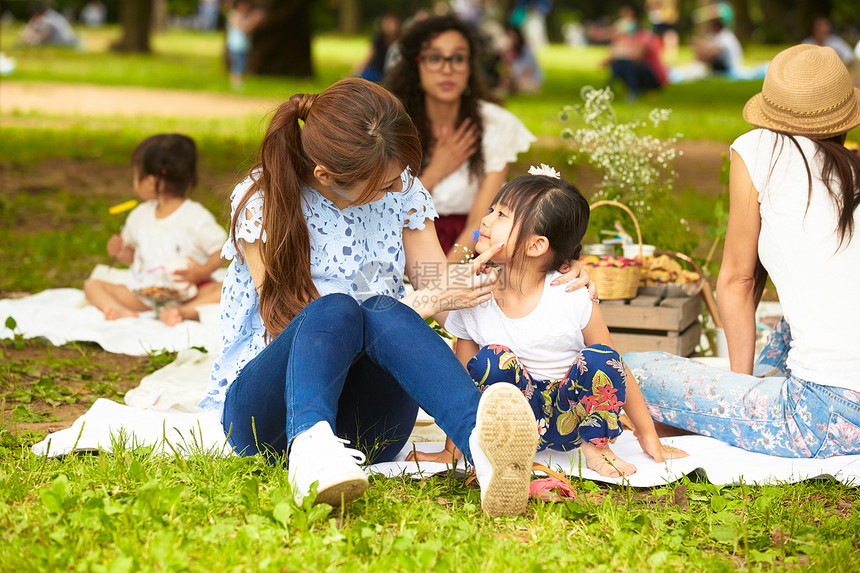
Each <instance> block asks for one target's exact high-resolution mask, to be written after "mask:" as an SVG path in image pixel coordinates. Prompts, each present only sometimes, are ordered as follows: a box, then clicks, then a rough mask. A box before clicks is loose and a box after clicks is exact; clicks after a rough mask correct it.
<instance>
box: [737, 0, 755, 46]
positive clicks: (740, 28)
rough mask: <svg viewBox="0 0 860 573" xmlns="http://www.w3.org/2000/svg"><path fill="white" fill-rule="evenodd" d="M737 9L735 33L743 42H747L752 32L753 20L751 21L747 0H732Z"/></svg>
mask: <svg viewBox="0 0 860 573" xmlns="http://www.w3.org/2000/svg"><path fill="white" fill-rule="evenodd" d="M732 7H733V8H734V10H735V34H736V35H737V37H738V40H740V41H741V43H746V41H747V40H749V38H750V34H751V33H752V22H750V10H749V3H748V2H747V0H732Z"/></svg>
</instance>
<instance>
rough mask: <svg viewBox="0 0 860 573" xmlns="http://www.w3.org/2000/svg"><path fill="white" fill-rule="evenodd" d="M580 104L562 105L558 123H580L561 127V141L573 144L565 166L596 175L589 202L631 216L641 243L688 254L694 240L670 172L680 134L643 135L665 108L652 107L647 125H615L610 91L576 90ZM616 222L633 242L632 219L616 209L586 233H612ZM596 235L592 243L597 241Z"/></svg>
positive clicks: (597, 214) (665, 114)
mask: <svg viewBox="0 0 860 573" xmlns="http://www.w3.org/2000/svg"><path fill="white" fill-rule="evenodd" d="M581 95H582V100H583V103H581V104H576V105H569V106H565V107H564V108H563V109H562V112H561V113H560V119H561V121H564V122H567V121H570V120H571V118H572V117H573V116H578V117H579V119H580V121H579V122H578V123H576V124H575V126H574V127H572V128H565V129H564V130H563V131H562V133H561V135H562V138H563V139H568V140H571V141H572V142H573V144H574V148H573V153H572V155H571V157H570V159H569V163H571V164H573V163H575V162H587V164H588V165H590V166H591V167H593V168H594V169H596V170H597V171H598V172H599V173H600V174H601V176H602V180H601V182H600V184H599V185H598V190H597V192H596V193H594V195H593V196H592V198H591V201H592V202H597V201H601V200H610V201H618V202H620V203H623V204H625V205H627V206H628V207H629V208H630V210H631V211H632V212H633V214H634V216H635V217H636V220H637V222H638V224H639V226H640V228H641V232H642V241H643V242H644V243H648V244H652V245H656V246H657V247H658V248H661V249H665V250H672V251H680V252H682V253H692V252H693V250H694V249H695V247H696V246H697V244H698V239H697V237H696V235H695V234H694V233H692V229H691V227H690V226H689V224H688V222H687V220H686V218H685V217H684V215H683V209H682V207H681V206H679V205H678V203H677V200H676V198H675V196H674V195H673V194H672V189H673V185H674V180H675V178H676V176H677V175H676V172H675V170H674V167H673V165H672V163H673V161H674V159H675V157H676V155H677V151H676V149H675V144H676V143H677V141H678V139H679V137H680V134H672V135H669V136H666V137H662V138H661V137H657V136H654V135H651V134H650V133H647V132H645V128H646V127H648V126H649V124H650V126H651V127H652V128H653V129H658V128H659V127H660V125H661V124H662V123H664V122H666V121H667V120H668V119H669V115H670V113H671V110H667V109H657V108H655V109H652V110H651V111H650V112H649V113H648V115H647V117H648V123H646V122H644V121H641V120H634V121H627V122H624V121H620V120H619V118H618V116H617V114H616V112H615V108H614V107H613V99H614V96H613V93H612V90H611V88H609V87H606V88H603V89H599V90H597V89H594V88H591V87H589V86H587V87H585V88H583V89H582V92H581ZM615 220H621V225H622V227H624V228H625V229H626V231H627V233H628V234H629V235H630V236H632V237H633V240H634V241H635V240H636V234H635V232H634V230H633V226H634V225H633V223H632V221H629V220H628V217H627V216H626V215H625V214H624V213H619V212H617V209H615V210H610V209H606V208H602V209H600V210H597V211H594V212H593V214H592V221H591V229H592V230H602V229H613V228H614V221H615ZM601 238H602V237H598V238H597V239H596V240H600V239H601Z"/></svg>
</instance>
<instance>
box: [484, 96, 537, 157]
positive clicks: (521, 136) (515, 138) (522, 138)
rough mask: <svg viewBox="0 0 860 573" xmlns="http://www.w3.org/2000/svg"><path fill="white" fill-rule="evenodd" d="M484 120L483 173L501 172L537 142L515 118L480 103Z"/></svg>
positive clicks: (490, 104)
mask: <svg viewBox="0 0 860 573" xmlns="http://www.w3.org/2000/svg"><path fill="white" fill-rule="evenodd" d="M481 116H482V118H483V120H484V136H483V151H484V171H486V172H487V173H492V172H494V171H501V170H502V169H504V168H505V165H507V164H508V163H513V162H514V161H516V160H517V155H518V154H520V153H522V152H523V151H528V149H529V147H531V144H532V143H533V142H534V141H535V140H537V138H536V137H535V136H534V135H532V132H530V131H529V130H528V128H526V126H525V125H523V122H521V121H520V120H519V119H518V118H517V116H515V115H514V114H512V113H511V112H509V111H508V110H506V109H504V108H502V107H499V106H497V105H496V104H494V103H490V102H486V101H482V102H481Z"/></svg>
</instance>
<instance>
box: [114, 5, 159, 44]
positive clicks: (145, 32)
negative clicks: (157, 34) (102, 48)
mask: <svg viewBox="0 0 860 573" xmlns="http://www.w3.org/2000/svg"><path fill="white" fill-rule="evenodd" d="M152 5H153V0H125V2H123V3H122V29H123V35H122V39H121V40H119V41H118V42H116V43H115V44H114V45H113V46H111V47H112V48H113V49H114V50H117V51H120V52H149V51H150V47H149V34H150V31H151V29H152Z"/></svg>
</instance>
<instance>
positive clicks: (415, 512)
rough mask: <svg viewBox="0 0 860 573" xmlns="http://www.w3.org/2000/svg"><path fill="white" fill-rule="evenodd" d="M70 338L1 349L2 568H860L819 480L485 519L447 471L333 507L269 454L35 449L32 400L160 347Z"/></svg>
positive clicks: (858, 522) (853, 507) (112, 375)
mask: <svg viewBox="0 0 860 573" xmlns="http://www.w3.org/2000/svg"><path fill="white" fill-rule="evenodd" d="M71 346H74V348H71V349H70V348H69V347H65V348H62V349H56V348H52V347H50V346H43V345H42V343H40V342H38V341H29V342H25V341H22V340H20V339H16V340H14V341H7V342H2V343H0V354H2V361H0V374H2V376H0V391H2V392H3V394H4V399H7V398H9V399H12V395H13V394H14V396H15V398H16V399H19V400H24V399H29V400H30V401H29V402H28V403H27V404H26V407H16V409H15V410H14V411H12V412H11V413H10V414H8V415H10V416H11V417H12V418H13V420H12V421H11V423H10V421H9V420H0V422H2V425H4V426H7V428H6V429H3V430H0V492H2V497H0V570H2V571H4V572H18V571H53V570H59V569H63V570H75V571H111V572H112V571H154V570H158V571H226V570H231V571H233V570H235V571H298V570H301V571H324V570H345V571H389V570H391V571H416V570H422V571H428V570H433V569H437V568H438V570H440V571H447V570H455V571H458V570H463V571H511V570H518V571H519V570H521V571H564V570H573V571H578V570H585V569H587V570H594V571H636V572H638V571H708V572H711V571H733V570H736V569H739V568H744V569H748V570H751V571H769V570H774V569H778V570H797V569H805V568H807V567H808V568H810V569H812V570H818V571H851V570H857V567H856V560H853V554H854V552H856V550H857V546H858V543H860V536H858V533H857V532H858V530H860V499H858V496H859V495H860V494H858V490H857V489H856V488H854V487H847V486H843V485H841V484H839V483H837V482H834V481H831V480H827V479H822V480H811V481H807V482H802V483H798V484H782V485H768V486H752V485H748V484H739V485H738V486H735V487H722V486H714V485H711V484H709V483H707V482H706V481H705V480H703V479H701V478H698V477H696V476H692V477H691V478H689V479H688V478H685V479H684V480H682V481H679V482H676V483H672V484H668V485H666V486H663V487H655V488H646V489H636V488H631V487H627V486H623V485H622V486H608V485H600V484H596V483H594V482H589V481H584V480H580V479H578V478H572V485H573V489H574V491H575V496H576V497H575V499H573V500H567V501H561V502H558V503H553V502H542V501H532V502H530V503H529V506H528V509H527V513H526V514H525V515H523V516H519V517H502V518H490V517H487V516H485V515H484V514H483V513H482V512H481V510H480V492H479V490H478V489H475V488H474V487H470V486H467V485H465V484H464V482H463V480H462V479H461V478H456V477H453V476H439V477H434V478H430V479H425V480H417V481H413V480H411V479H407V478H381V477H374V478H372V480H371V482H372V487H371V489H370V490H369V491H368V492H367V493H366V494H365V495H364V496H363V497H361V498H360V499H358V500H356V501H355V502H353V503H351V504H349V505H348V506H347V507H345V508H336V509H334V510H331V511H330V508H328V507H327V506H318V507H315V508H311V507H310V506H309V505H307V504H303V505H298V504H296V503H295V502H294V501H293V500H292V497H291V495H290V493H289V492H290V490H289V484H288V481H287V473H286V472H285V471H284V469H283V465H282V463H281V460H278V459H273V460H271V461H272V464H271V465H270V464H269V463H267V461H266V460H265V459H263V458H262V457H260V456H257V457H251V458H220V457H216V456H213V455H210V454H208V453H207V452H202V451H199V448H195V447H194V446H193V438H192V437H191V436H188V437H187V443H188V444H189V445H188V448H187V452H188V453H187V455H184V456H179V455H167V456H160V455H155V454H154V453H153V452H152V451H151V449H150V448H145V447H135V446H134V445H133V444H131V443H129V441H128V440H124V439H121V438H120V439H117V440H115V443H114V445H113V448H114V452H113V453H111V454H76V455H70V456H66V457H63V458H60V459H45V458H41V457H37V456H35V455H34V454H32V453H31V452H30V450H29V448H28V447H27V446H29V445H30V444H31V443H32V442H33V441H34V439H35V436H34V434H33V433H31V432H28V431H20V430H19V431H17V432H16V429H18V428H17V426H23V425H27V424H26V423H25V422H27V421H32V420H33V419H34V418H36V419H38V420H39V421H41V422H43V424H44V423H50V420H49V418H50V416H51V410H50V408H48V405H47V404H46V403H45V399H46V398H47V399H49V400H53V401H55V402H61V403H62V404H64V405H66V404H68V403H70V402H78V403H80V404H86V403H88V402H89V401H91V400H93V399H94V398H95V397H96V396H98V395H99V394H100V393H107V394H108V395H110V390H107V389H106V388H113V387H114V384H115V383H116V379H117V378H120V379H123V380H126V381H128V382H132V381H133V378H134V373H135V369H137V371H138V372H139V373H141V374H142V373H145V372H148V371H151V370H152V369H154V368H156V367H158V366H161V365H163V364H164V362H165V361H166V360H169V358H170V357H169V356H167V357H165V356H151V357H138V358H134V361H135V363H136V364H132V365H126V368H124V369H123V370H122V371H120V369H118V368H117V369H116V371H114V372H112V369H111V368H110V367H105V365H104V364H103V362H105V360H106V359H105V353H104V352H103V351H101V350H100V349H99V348H97V347H95V346H93V345H86V344H83V345H71ZM16 348H17V349H18V350H22V349H23V350H26V351H27V352H28V354H27V358H25V359H22V358H16V356H19V355H16V354H15V350H16ZM65 388H73V391H68V392H63V389H65ZM9 426H11V427H9ZM572 473H574V474H575V471H574V472H572ZM851 563H855V565H851Z"/></svg>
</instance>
